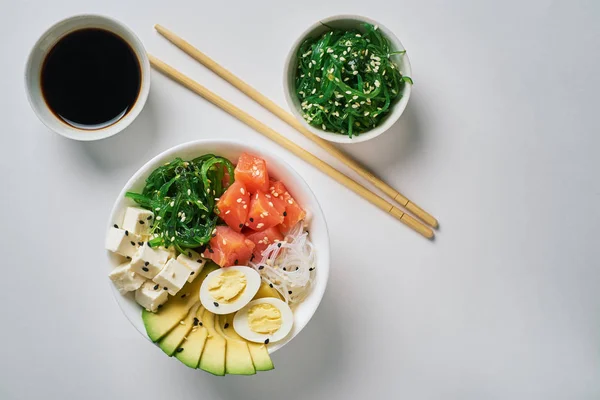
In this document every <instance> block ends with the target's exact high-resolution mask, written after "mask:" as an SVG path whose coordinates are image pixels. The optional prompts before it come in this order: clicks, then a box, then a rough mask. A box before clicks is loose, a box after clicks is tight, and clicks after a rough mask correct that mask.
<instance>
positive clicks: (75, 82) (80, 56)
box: [41, 28, 141, 130]
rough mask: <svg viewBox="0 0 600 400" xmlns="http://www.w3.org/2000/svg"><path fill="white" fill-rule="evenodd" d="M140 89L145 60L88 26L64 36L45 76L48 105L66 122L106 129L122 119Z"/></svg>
mask: <svg viewBox="0 0 600 400" xmlns="http://www.w3.org/2000/svg"><path fill="white" fill-rule="evenodd" d="M140 86H141V68H140V62H139V60H138V58H137V56H136V55H135V52H134V51H133V49H132V48H131V46H130V45H129V44H128V43H127V42H126V41H125V40H124V39H122V38H121V37H119V36H117V35H116V34H114V33H112V32H109V31H107V30H104V29H97V28H87V29H81V30H77V31H74V32H71V33H69V34H67V35H66V36H64V37H63V38H61V39H60V40H59V41H58V42H57V43H56V44H55V45H54V47H53V48H52V49H51V50H50V51H49V52H48V55H47V56H46V59H45V60H44V64H43V65H42V73H41V88H42V94H43V96H44V99H45V101H46V104H47V105H48V107H49V108H50V110H52V112H53V113H54V114H55V115H56V116H57V117H58V118H60V119H61V120H63V121H64V122H65V123H67V124H69V125H71V126H73V127H76V128H80V129H90V130H91V129H101V128H104V127H106V126H109V125H112V124H114V123H115V122H117V121H119V120H120V119H121V118H123V117H124V116H125V115H126V114H127V113H128V112H129V111H130V110H131V109H132V107H133V105H134V104H135V102H136V100H137V97H138V94H139V91H140Z"/></svg>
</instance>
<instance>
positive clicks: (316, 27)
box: [283, 15, 412, 143]
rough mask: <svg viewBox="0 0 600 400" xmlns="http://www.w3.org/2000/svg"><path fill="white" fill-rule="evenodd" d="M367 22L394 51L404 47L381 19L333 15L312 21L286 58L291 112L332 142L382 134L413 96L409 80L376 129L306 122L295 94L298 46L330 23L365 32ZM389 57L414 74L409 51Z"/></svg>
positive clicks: (356, 140) (406, 72)
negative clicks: (327, 127) (350, 131)
mask: <svg viewBox="0 0 600 400" xmlns="http://www.w3.org/2000/svg"><path fill="white" fill-rule="evenodd" d="M364 23H368V24H371V25H373V26H377V27H378V29H379V30H380V31H381V33H382V34H383V36H384V37H385V38H387V40H388V41H389V42H390V48H391V50H392V51H401V50H405V48H404V46H403V45H402V42H401V41H400V39H398V38H397V37H396V35H394V33H393V32H392V31H390V30H389V29H388V28H386V27H385V26H383V25H382V24H380V23H379V22H377V21H374V20H372V19H370V18H367V17H361V16H358V15H335V16H333V17H329V18H325V19H322V20H319V21H317V22H315V23H314V24H312V25H311V26H310V27H309V28H308V29H307V30H305V31H304V32H303V33H302V34H301V35H300V37H298V39H297V40H296V41H295V42H294V44H293V45H292V48H291V49H290V52H289V53H288V55H287V58H286V60H285V64H284V71H283V88H284V94H285V99H286V101H287V103H288V106H289V107H290V109H291V111H292V114H294V116H295V117H296V119H297V120H298V121H300V123H301V124H302V125H304V127H305V128H306V129H308V130H309V131H310V132H312V133H313V134H315V135H317V136H319V137H320V138H322V139H325V140H329V141H330V142H337V143H360V142H365V141H367V140H370V139H373V138H375V137H377V136H379V135H381V134H382V133H383V132H385V131H387V130H388V129H389V128H390V127H391V126H392V125H394V123H395V122H396V121H397V120H398V118H400V116H401V115H402V113H403V112H404V109H405V108H406V105H407V104H408V99H409V98H410V92H411V90H412V85H410V84H407V85H404V87H403V89H402V91H401V92H400V94H401V95H402V97H401V98H400V99H399V100H398V101H397V102H396V103H394V104H393V105H391V106H390V113H389V114H388V115H387V116H386V117H385V119H383V121H381V123H380V124H379V125H377V126H376V127H375V128H373V129H370V130H368V131H366V132H364V133H361V134H359V135H355V136H353V137H348V136H347V135H344V134H339V133H334V132H329V131H324V130H322V129H319V128H316V127H314V126H312V125H310V124H309V123H308V122H306V120H305V119H304V118H303V117H302V114H303V112H302V106H301V105H300V100H299V99H298V97H297V96H296V82H295V79H296V69H297V67H298V61H297V59H296V55H297V54H298V49H299V48H300V46H301V45H302V43H304V41H305V40H306V39H308V38H316V37H319V36H320V35H322V34H323V33H325V32H328V31H329V30H330V29H329V28H328V26H330V27H332V28H337V29H357V30H358V31H360V32H364V27H363V26H362V25H363V24H364ZM326 25H327V26H326ZM390 59H391V60H392V61H393V62H394V64H396V65H397V66H398V70H399V71H400V73H401V74H402V75H406V76H409V77H412V69H411V67H410V61H409V59H408V55H407V54H406V53H404V54H403V55H399V54H395V55H392V56H391V57H390Z"/></svg>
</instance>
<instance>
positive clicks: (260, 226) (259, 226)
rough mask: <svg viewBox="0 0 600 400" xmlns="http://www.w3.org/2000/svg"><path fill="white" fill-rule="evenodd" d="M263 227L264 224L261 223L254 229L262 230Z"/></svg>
mask: <svg viewBox="0 0 600 400" xmlns="http://www.w3.org/2000/svg"><path fill="white" fill-rule="evenodd" d="M263 226H265V224H263V223H262V222H261V223H260V224H257V225H256V228H257V229H260V228H262V227H263Z"/></svg>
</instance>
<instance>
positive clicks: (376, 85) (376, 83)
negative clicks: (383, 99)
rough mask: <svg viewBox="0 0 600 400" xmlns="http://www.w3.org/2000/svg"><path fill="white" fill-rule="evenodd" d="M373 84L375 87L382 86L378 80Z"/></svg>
mask: <svg viewBox="0 0 600 400" xmlns="http://www.w3.org/2000/svg"><path fill="white" fill-rule="evenodd" d="M373 83H374V84H375V87H379V86H381V83H380V82H379V81H378V80H376V81H375V82H373Z"/></svg>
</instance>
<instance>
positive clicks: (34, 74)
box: [25, 15, 150, 141]
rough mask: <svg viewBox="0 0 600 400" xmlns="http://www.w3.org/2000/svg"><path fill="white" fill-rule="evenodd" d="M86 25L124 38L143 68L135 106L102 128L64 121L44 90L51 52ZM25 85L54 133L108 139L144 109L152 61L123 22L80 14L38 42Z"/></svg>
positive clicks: (45, 122) (39, 112)
mask: <svg viewBox="0 0 600 400" xmlns="http://www.w3.org/2000/svg"><path fill="white" fill-rule="evenodd" d="M86 28H99V29H104V30H107V31H110V32H112V33H114V34H116V35H118V36H119V37H120V38H122V39H123V40H124V41H125V42H127V43H128V44H129V46H130V47H131V49H132V50H133V52H134V53H135V56H136V57H137V59H138V61H139V65H140V70H141V75H140V77H141V82H140V90H139V93H138V97H137V100H136V101H135V103H134V105H133V107H132V108H131V109H130V110H129V111H128V112H127V113H126V114H125V115H124V116H123V117H122V118H120V119H119V120H117V121H116V122H114V123H112V124H110V125H108V126H105V127H102V128H99V129H82V128H77V127H74V126H72V125H70V124H67V123H66V122H64V121H63V120H62V119H60V118H59V117H57V116H56V115H55V114H54V113H53V112H52V111H51V110H50V108H49V107H48V105H47V104H46V101H45V100H44V96H43V94H42V89H41V70H42V66H43V63H44V60H45V58H46V56H47V55H48V52H49V51H50V50H51V49H52V48H53V47H54V45H55V44H56V43H57V42H58V41H59V40H60V39H62V38H63V37H64V36H65V35H67V34H69V33H71V32H74V31H77V30H80V29H86ZM25 88H26V90H27V96H28V98H29V103H30V104H31V108H33V111H34V112H35V114H36V115H37V116H38V118H39V119H40V120H41V121H42V122H43V123H44V124H45V125H46V126H47V127H48V128H50V129H51V130H53V131H54V132H56V133H58V134H59V135H62V136H64V137H67V138H69V139H74V140H82V141H91V140H99V139H104V138H107V137H110V136H113V135H116V134H117V133H119V132H121V131H122V130H123V129H125V128H126V127H127V126H129V124H131V123H132V122H133V120H134V119H135V118H136V117H137V116H138V115H139V114H140V112H141V111H142V108H144V104H145V103H146V99H147V98H148V93H149V91H150V62H149V60H148V56H147V54H146V50H145V49H144V45H143V44H142V42H141V41H140V39H139V38H138V37H137V36H136V35H135V33H133V31H131V30H130V29H129V28H128V27H127V26H125V25H124V24H122V23H121V22H119V21H117V20H115V19H112V18H109V17H104V16H101V15H77V16H74V17H69V18H67V19H64V20H62V21H60V22H58V23H56V24H54V25H53V26H52V27H50V28H49V29H48V30H47V31H46V32H44V34H43V35H42V36H41V37H40V38H39V40H38V41H37V42H36V43H35V45H34V46H33V49H32V50H31V53H30V54H29V59H28V60H27V65H26V67H25Z"/></svg>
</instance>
